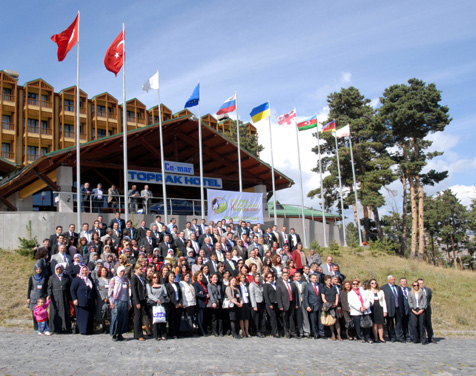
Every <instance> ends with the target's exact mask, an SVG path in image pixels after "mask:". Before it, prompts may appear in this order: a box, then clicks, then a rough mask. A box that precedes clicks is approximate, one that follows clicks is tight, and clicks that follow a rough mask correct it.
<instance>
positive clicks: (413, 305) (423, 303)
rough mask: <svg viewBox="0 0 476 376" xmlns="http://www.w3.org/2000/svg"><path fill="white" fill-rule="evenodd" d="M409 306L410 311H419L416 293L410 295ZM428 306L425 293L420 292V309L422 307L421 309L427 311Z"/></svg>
mask: <svg viewBox="0 0 476 376" xmlns="http://www.w3.org/2000/svg"><path fill="white" fill-rule="evenodd" d="M408 306H409V307H410V309H414V310H416V309H417V298H416V295H415V292H414V291H412V292H411V293H410V295H408ZM427 306H428V302H427V299H426V296H425V293H424V292H423V291H422V290H420V292H419V293H418V307H420V309H426V308H427Z"/></svg>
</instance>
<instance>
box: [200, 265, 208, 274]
mask: <svg viewBox="0 0 476 376" xmlns="http://www.w3.org/2000/svg"><path fill="white" fill-rule="evenodd" d="M205 268H207V269H208V272H209V273H210V268H209V267H208V265H207V264H205V265H203V266H202V267H201V268H200V270H201V272H202V273H203V269H205Z"/></svg>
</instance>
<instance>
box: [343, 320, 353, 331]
mask: <svg viewBox="0 0 476 376" xmlns="http://www.w3.org/2000/svg"><path fill="white" fill-rule="evenodd" d="M345 328H346V329H354V328H355V324H354V320H352V319H350V320H345Z"/></svg>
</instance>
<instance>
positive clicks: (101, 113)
mask: <svg viewBox="0 0 476 376" xmlns="http://www.w3.org/2000/svg"><path fill="white" fill-rule="evenodd" d="M94 107H95V106H93V107H92V113H93V114H94V110H95V109H94ZM96 110H97V116H102V117H106V107H105V106H99V105H97V106H96Z"/></svg>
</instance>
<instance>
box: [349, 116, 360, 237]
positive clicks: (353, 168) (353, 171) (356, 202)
mask: <svg viewBox="0 0 476 376" xmlns="http://www.w3.org/2000/svg"><path fill="white" fill-rule="evenodd" d="M349 146H350V159H351V161H352V177H353V179H354V195H355V208H356V210H357V229H358V231H359V244H360V245H362V233H361V231H360V217H359V205H358V199H357V183H356V179H355V165H354V153H353V152H352V137H351V136H350V125H349Z"/></svg>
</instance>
